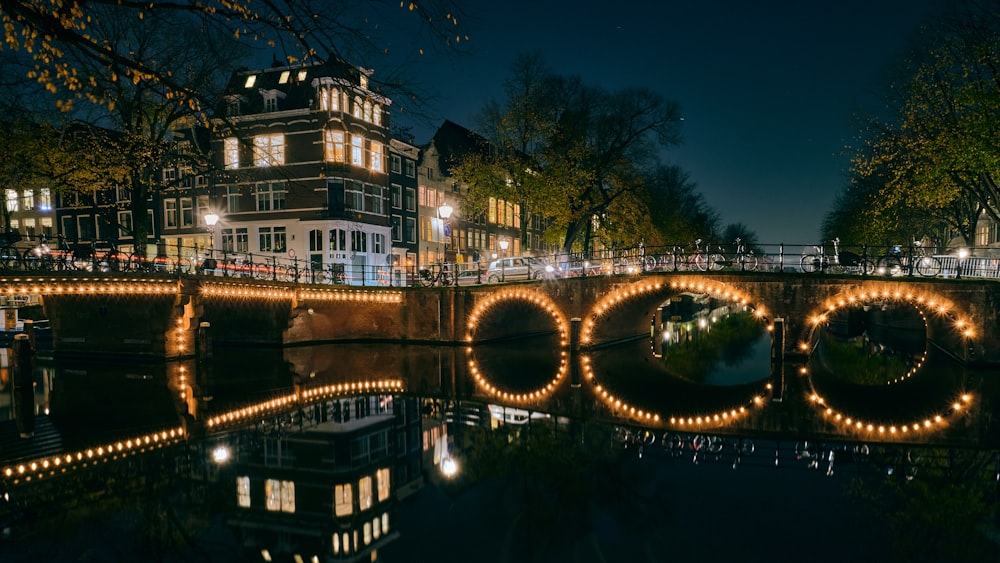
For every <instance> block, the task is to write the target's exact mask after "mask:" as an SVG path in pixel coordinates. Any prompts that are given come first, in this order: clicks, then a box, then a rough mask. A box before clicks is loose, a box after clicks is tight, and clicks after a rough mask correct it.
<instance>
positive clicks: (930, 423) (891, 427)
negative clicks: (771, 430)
mask: <svg viewBox="0 0 1000 563" xmlns="http://www.w3.org/2000/svg"><path fill="white" fill-rule="evenodd" d="M809 401H810V402H811V403H812V404H813V405H815V406H816V407H817V408H822V409H823V416H824V417H826V418H827V419H828V420H830V421H831V422H833V423H834V424H835V425H836V426H839V427H841V428H843V429H845V430H853V431H855V432H867V433H868V434H879V435H885V434H887V433H888V434H890V435H897V434H909V433H911V432H920V431H928V432H933V431H936V430H939V429H941V428H943V427H944V426H945V425H946V424H947V421H948V418H949V417H953V416H959V415H960V414H961V413H964V412H965V411H967V410H969V404H970V403H971V402H972V395H971V394H969V393H962V394H961V395H960V396H959V397H958V398H956V399H955V400H954V401H953V402H952V403H951V405H949V407H948V409H947V410H946V411H944V412H941V413H938V414H935V415H933V416H929V417H925V418H923V419H921V420H915V421H913V422H912V423H901V424H886V423H875V422H871V421H862V420H858V419H857V418H852V417H851V416H849V415H848V414H846V413H842V412H838V411H836V410H834V409H833V408H832V407H829V406H827V404H826V399H824V398H823V397H821V396H819V395H818V394H816V393H813V394H812V395H810V396H809ZM824 407H825V408H824Z"/></svg>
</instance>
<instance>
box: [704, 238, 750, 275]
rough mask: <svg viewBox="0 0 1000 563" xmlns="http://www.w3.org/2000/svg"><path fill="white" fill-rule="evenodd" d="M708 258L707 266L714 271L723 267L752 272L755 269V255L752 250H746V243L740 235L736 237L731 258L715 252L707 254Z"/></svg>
mask: <svg viewBox="0 0 1000 563" xmlns="http://www.w3.org/2000/svg"><path fill="white" fill-rule="evenodd" d="M708 259H709V263H708V267H709V269H711V270H714V271H718V270H721V269H723V268H736V269H739V270H743V271H750V272H752V271H754V270H756V269H757V257H756V256H754V253H753V250H747V247H746V245H745V244H743V239H742V238H740V237H736V252H735V253H734V254H733V256H732V258H727V257H726V256H725V255H724V254H720V253H717V252H716V253H712V254H709V257H708Z"/></svg>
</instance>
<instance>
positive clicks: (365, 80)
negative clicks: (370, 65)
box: [361, 73, 368, 88]
mask: <svg viewBox="0 0 1000 563" xmlns="http://www.w3.org/2000/svg"><path fill="white" fill-rule="evenodd" d="M361 87H362V88H368V75H367V74H365V73H361Z"/></svg>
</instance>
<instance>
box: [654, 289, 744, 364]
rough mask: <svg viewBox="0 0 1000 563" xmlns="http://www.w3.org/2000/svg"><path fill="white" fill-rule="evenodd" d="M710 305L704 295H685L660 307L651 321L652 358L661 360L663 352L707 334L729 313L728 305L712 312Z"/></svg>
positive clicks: (677, 296)
mask: <svg viewBox="0 0 1000 563" xmlns="http://www.w3.org/2000/svg"><path fill="white" fill-rule="evenodd" d="M713 304H715V302H714V301H713V300H712V299H711V298H710V297H709V296H708V295H706V294H702V293H691V292H684V293H679V294H677V295H675V296H674V297H672V298H671V299H670V301H669V302H666V303H664V304H663V305H660V306H659V307H658V308H657V309H656V316H655V317H654V318H653V330H652V336H653V356H655V357H657V358H659V357H662V356H663V351H664V350H665V349H666V348H669V347H670V346H673V345H676V344H680V343H683V342H689V341H691V340H694V339H695V338H697V337H698V335H699V334H701V333H707V332H709V331H710V330H711V328H712V325H713V324H715V323H716V322H717V321H719V320H720V319H724V318H726V317H728V316H729V315H730V314H731V313H732V310H731V309H730V307H729V306H728V305H722V306H719V307H715V308H712V305H713Z"/></svg>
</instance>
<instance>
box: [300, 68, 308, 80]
mask: <svg viewBox="0 0 1000 563" xmlns="http://www.w3.org/2000/svg"><path fill="white" fill-rule="evenodd" d="M306 76H307V73H306V71H304V70H300V71H299V76H298V79H299V82H305V80H306Z"/></svg>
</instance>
